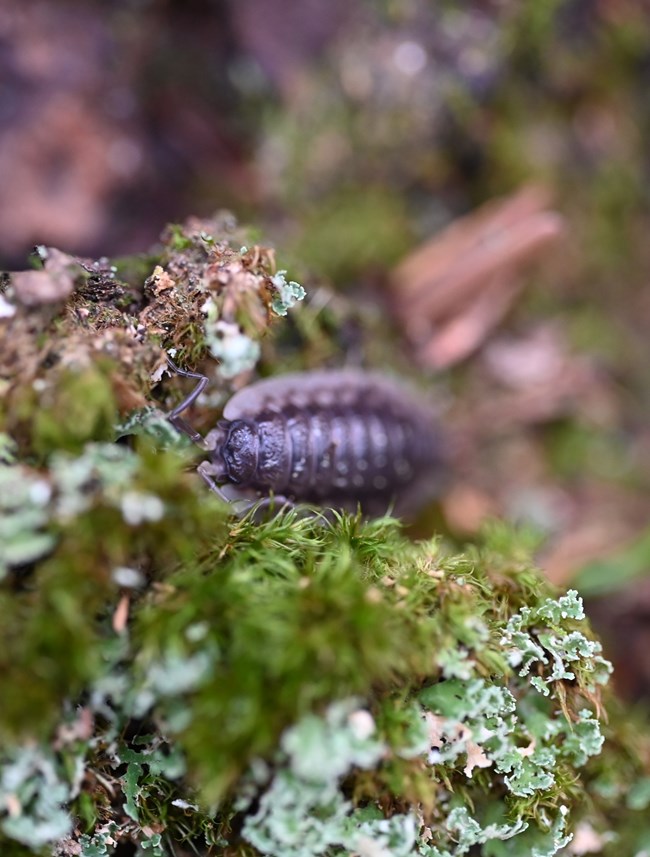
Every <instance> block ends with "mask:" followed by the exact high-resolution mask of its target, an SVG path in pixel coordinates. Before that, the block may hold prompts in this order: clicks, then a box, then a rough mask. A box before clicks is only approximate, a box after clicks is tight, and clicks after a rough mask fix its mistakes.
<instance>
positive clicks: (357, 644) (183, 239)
mask: <svg viewBox="0 0 650 857" xmlns="http://www.w3.org/2000/svg"><path fill="white" fill-rule="evenodd" d="M224 224H225V225H224ZM219 229H221V231H220V232H219ZM219 229H217V228H216V227H215V225H214V224H213V226H212V227H210V228H207V226H206V225H205V224H190V226H189V227H187V228H184V229H181V228H176V229H173V230H170V231H169V232H168V234H167V238H166V243H164V244H163V245H162V246H161V247H160V248H158V249H157V250H156V252H155V254H154V255H153V256H152V257H147V258H146V259H141V260H130V261H128V262H126V261H125V262H123V263H118V264H117V265H116V266H113V265H111V264H109V263H108V262H105V261H103V262H101V263H87V262H84V261H80V260H73V259H70V257H66V258H62V254H61V255H57V254H53V253H51V252H48V253H45V254H43V255H44V257H45V268H44V269H43V270H40V271H34V272H29V276H27V277H26V278H25V277H22V276H21V275H20V274H19V275H14V276H13V277H11V278H8V279H7V280H6V282H5V284H4V295H3V303H2V307H3V316H4V318H3V320H2V324H3V326H4V330H3V335H2V338H1V339H0V366H1V367H2V378H3V381H2V383H3V385H4V386H3V394H4V395H3V400H2V407H1V408H0V418H1V430H2V432H3V434H2V435H0V462H1V464H0V511H1V513H2V514H1V517H0V674H1V675H2V704H1V705H0V849H1V852H2V855H3V857H4V855H7V857H13V855H28V854H40V855H52V854H54V855H59V857H62V855H82V857H97V855H116V857H124V855H130V854H137V855H140V856H141V855H154V857H162V855H165V857H185V855H189V854H197V853H198V854H211V855H216V854H222V855H228V857H235V856H236V855H241V856H242V857H244V855H246V856H247V857H252V855H254V854H257V853H263V854H269V855H277V857H312V855H332V857H334V855H337V854H343V855H344V854H350V855H352V854H357V855H363V857H391V855H393V857H399V855H406V854H420V855H422V857H460V855H465V854H478V853H480V854H484V855H486V857H490V856H491V857H507V855H521V857H524V855H526V856H527V855H535V857H550V855H553V854H556V853H560V852H561V851H562V849H565V851H564V853H575V854H578V853H584V852H580V851H578V850H575V851H574V852H571V851H570V850H569V851H567V850H566V849H570V848H571V847H572V845H571V842H579V837H580V836H582V838H583V842H584V837H585V836H591V837H592V839H591V841H592V842H594V841H595V842H597V843H598V848H597V849H592V851H594V853H603V854H611V853H614V852H615V851H616V849H618V848H621V847H628V846H629V848H630V849H634V848H636V850H637V851H640V849H641V848H642V847H644V846H643V836H646V837H647V836H650V830H649V829H648V827H647V825H644V821H643V818H644V812H643V810H644V809H645V807H646V806H647V805H648V803H649V802H650V789H648V785H647V784H648V782H650V780H649V779H648V773H649V772H650V766H649V764H648V762H649V760H650V743H649V742H648V740H647V738H645V737H643V733H642V732H637V731H634V730H632V729H631V728H630V727H625V728H624V727H622V726H620V725H614V723H617V724H618V722H619V721H618V720H615V719H613V720H612V725H610V726H606V725H605V719H606V718H605V714H604V711H605V708H604V706H605V705H606V699H603V693H604V685H605V683H606V681H607V678H608V674H609V665H608V664H607V662H606V661H605V660H604V659H603V658H602V656H601V652H600V646H599V644H598V642H597V641H595V640H594V639H593V638H592V636H591V634H590V631H589V628H588V626H587V623H586V621H585V619H584V615H583V611H582V603H581V601H580V598H579V597H578V596H577V594H576V593H574V592H570V593H568V594H567V595H564V596H558V595H557V594H554V593H552V592H551V591H550V590H549V588H548V586H547V585H546V584H545V583H544V582H543V579H542V577H541V575H540V574H539V573H538V572H536V571H535V570H534V569H533V568H532V567H531V565H530V561H529V559H528V553H527V551H526V550H524V549H523V548H522V547H521V545H520V544H519V542H518V541H517V539H516V538H515V536H514V535H513V534H512V533H509V532H507V531H506V530H503V529H501V528H494V529H493V531H492V532H491V533H488V535H487V537H486V541H485V543H484V545H483V546H482V547H481V548H470V549H468V550H466V551H465V552H463V553H460V554H459V553H454V552H453V551H451V550H448V549H445V548H444V546H443V545H442V544H441V542H440V540H438V539H436V538H433V539H427V540H424V541H420V542H413V541H411V540H409V539H408V538H407V536H406V534H405V533H404V532H403V530H402V528H401V525H400V524H399V523H398V522H397V521H394V520H392V519H390V518H382V519H379V520H371V521H363V520H362V519H361V517H359V516H354V515H352V516H334V517H329V516H328V517H327V518H325V517H323V516H322V515H320V514H319V512H318V510H312V512H311V513H309V514H307V511H308V510H303V509H296V510H291V511H287V512H284V513H282V514H280V515H278V516H276V517H273V518H267V519H263V518H261V516H260V515H259V514H257V515H256V514H252V515H250V516H248V517H246V518H243V519H238V518H235V517H233V516H231V514H230V509H228V508H227V507H226V506H225V505H224V504H222V503H221V501H220V500H218V499H217V498H216V497H215V496H213V495H211V494H210V493H209V492H208V491H207V490H206V488H205V486H204V485H203V484H202V483H201V482H200V480H199V479H198V478H197V477H196V475H195V474H194V473H193V472H192V470H191V468H189V467H188V465H189V463H190V460H189V456H188V454H187V444H184V443H183V442H182V441H181V440H180V439H179V438H178V437H176V435H175V433H174V432H173V431H171V430H170V428H169V426H168V424H167V423H166V421H165V419H164V414H163V412H162V410H161V409H160V407H156V405H155V404H154V398H153V397H154V396H155V395H157V396H159V404H160V403H163V402H164V403H165V404H168V402H167V400H168V399H172V398H173V394H172V393H171V392H170V390H171V386H172V385H170V384H168V385H167V386H166V387H165V389H164V390H162V391H160V390H159V389H158V388H157V384H158V382H159V381H160V380H161V379H162V377H163V372H164V369H165V365H166V364H165V361H164V352H163V349H166V350H167V351H168V352H169V351H170V350H172V349H174V353H175V354H176V356H177V359H178V360H179V361H180V362H182V363H183V365H188V364H189V365H191V366H192V365H196V364H197V363H198V362H199V361H200V360H201V358H203V357H204V356H205V355H206V354H207V353H209V352H211V353H212V355H213V356H218V357H219V360H220V361H221V362H220V363H218V364H216V363H215V362H214V361H212V366H213V369H214V370H215V371H213V376H214V378H215V383H216V386H217V391H218V394H219V395H221V394H222V393H224V392H225V391H226V389H227V385H228V384H232V385H236V384H239V383H242V382H243V381H244V380H245V378H246V373H247V372H249V371H250V368H251V366H252V365H253V363H254V362H255V360H256V359H257V354H258V353H259V352H258V350H257V349H258V347H263V348H268V347H269V345H268V343H269V337H270V338H272V337H273V336H274V330H275V328H274V327H273V326H272V322H273V319H275V318H276V317H278V316H282V315H283V314H284V313H285V312H286V310H287V309H288V308H289V306H291V304H292V303H293V302H295V301H296V300H299V299H301V298H302V297H303V292H302V288H301V287H300V286H299V285H298V284H297V283H294V282H291V281H287V279H286V276H285V274H284V272H276V270H275V265H274V262H273V258H272V253H271V251H268V250H264V249H260V248H257V247H254V248H253V249H250V250H249V249H247V248H246V246H244V240H245V237H242V236H241V235H240V233H239V232H238V231H237V230H236V229H235V227H234V226H233V225H232V224H229V223H228V222H227V221H222V224H221V226H220V227H219ZM248 243H249V244H250V242H248ZM48 260H52V261H51V262H50V269H48ZM52 266H54V267H52ZM35 274H39V275H42V276H37V277H35V276H34V275H35ZM27 286H29V288H27ZM46 287H47V288H46ZM307 317H308V318H309V316H307ZM312 318H313V316H312ZM224 325H225V326H226V327H224ZM297 327H298V328H299V325H297ZM320 336H322V331H320V332H319V333H318V335H317V336H315V340H316V341H317V340H318V338H319V337H320ZM265 337H266V338H265ZM271 347H272V348H276V349H278V350H279V348H278V345H277V342H276V344H275V345H274V346H273V345H271ZM216 370H218V371H216ZM219 373H220V374H219ZM174 381H177V379H174ZM219 385H220V386H219ZM605 737H606V738H607V742H606V744H605V745H604V747H603V740H604V738H605ZM626 801H627V806H625V803H626ZM617 825H618V826H617ZM574 836H575V839H572V837H574ZM608 849H609V850H608ZM612 849H613V850H612ZM625 853H630V854H633V853H635V851H634V850H629V851H626V852H625Z"/></svg>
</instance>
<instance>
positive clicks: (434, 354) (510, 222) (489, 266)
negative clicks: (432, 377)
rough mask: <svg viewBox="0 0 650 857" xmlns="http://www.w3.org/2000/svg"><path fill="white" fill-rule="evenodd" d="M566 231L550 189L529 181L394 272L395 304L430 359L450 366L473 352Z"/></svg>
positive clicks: (413, 255)
mask: <svg viewBox="0 0 650 857" xmlns="http://www.w3.org/2000/svg"><path fill="white" fill-rule="evenodd" d="M563 232H564V223H563V221H562V218H561V217H560V216H559V215H558V214H556V213H555V212H553V211H549V210H548V196H547V193H546V192H545V191H544V190H543V189H541V188H539V187H525V188H523V189H522V190H520V191H518V192H517V193H516V194H514V195H512V196H511V197H509V198H507V199H505V200H499V201H497V202H492V203H489V204H488V205H486V206H483V207H482V208H481V209H479V210H478V211H477V212H474V213H473V214H470V215H468V216H467V217H464V218H461V219H459V220H457V221H456V222H455V223H453V224H452V225H451V226H449V227H448V228H447V229H445V230H444V231H443V232H442V233H441V234H440V235H436V236H435V237H434V238H432V239H431V240H430V241H428V242H426V243H425V244H424V245H422V246H421V247H420V248H418V249H417V250H415V251H414V252H413V253H411V254H410V255H409V256H408V257H407V258H406V259H405V260H404V261H403V262H402V263H401V264H400V265H399V266H398V267H397V268H396V269H395V270H394V272H393V274H392V276H391V287H392V290H393V293H394V296H395V308H396V312H397V314H398V317H399V318H400V319H401V321H402V325H403V327H404V331H405V333H406V335H407V337H408V338H409V339H410V340H411V342H412V343H413V345H414V346H415V347H416V349H417V351H418V354H419V357H420V359H421V360H422V362H423V363H425V364H426V365H428V366H434V367H435V368H442V367H446V366H451V365H453V364H454V363H457V362H458V361H459V360H462V359H463V358H465V357H466V356H468V355H469V354H470V353H471V352H472V351H474V350H475V349H476V348H478V347H479V346H480V345H481V344H482V342H483V341H484V340H485V339H486V337H487V336H488V334H489V332H490V331H491V330H493V329H494V328H495V327H496V326H497V325H498V324H499V322H500V321H501V319H502V318H503V316H504V315H505V314H506V313H507V312H508V311H509V309H510V307H511V306H512V304H513V303H514V301H515V299H516V297H517V295H518V294H519V292H520V290H521V287H522V280H521V276H520V274H521V269H522V268H523V267H524V266H525V265H528V264H530V263H531V262H532V261H534V260H535V259H536V258H538V257H539V254H540V252H541V251H542V250H546V249H547V247H548V246H549V245H550V244H551V243H553V242H556V241H557V240H558V238H560V236H561V235H562V234H563Z"/></svg>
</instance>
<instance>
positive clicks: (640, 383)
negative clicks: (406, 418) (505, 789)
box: [0, 0, 650, 698]
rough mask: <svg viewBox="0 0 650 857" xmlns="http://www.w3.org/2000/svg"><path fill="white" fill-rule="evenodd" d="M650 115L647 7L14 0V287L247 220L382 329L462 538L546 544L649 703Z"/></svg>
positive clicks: (633, 694) (560, 1)
mask: <svg viewBox="0 0 650 857" xmlns="http://www.w3.org/2000/svg"><path fill="white" fill-rule="evenodd" d="M649 93H650V6H649V5H648V4H647V3H646V2H645V0H492V2H490V0H474V2H471V0H464V2H436V3H433V2H431V0H357V2H355V3H350V2H348V0H212V2H209V0H201V2H199V0H175V2H174V0H167V2H164V0H121V2H120V0H114V2H112V3H110V4H109V3H105V2H99V0H96V2H91V0H57V2H56V3H52V2H51V0H43V2H37V1H36V0H2V4H1V5H0V269H12V268H22V267H24V266H25V264H26V257H27V255H28V254H29V252H30V251H31V249H32V247H33V245H34V244H35V243H45V244H50V245H54V246H57V247H59V248H60V249H62V250H65V251H68V252H72V253H78V254H82V255H87V256H92V257H95V256H98V255H102V256H104V255H106V256H122V255H126V254H130V253H134V252H140V251H144V250H146V249H147V248H148V247H149V246H150V245H152V244H153V243H154V242H155V241H156V240H157V237H158V235H159V234H160V231H161V229H162V227H163V226H164V224H165V223H166V222H167V221H170V220H171V221H180V220H182V219H183V218H185V217H186V216H188V215H190V214H193V215H198V216H209V215H211V214H212V213H213V212H215V211H216V210H217V209H224V208H226V209H230V210H231V211H232V212H233V213H234V214H235V215H236V216H237V217H238V218H239V219H240V220H241V221H242V222H248V223H252V224H254V225H256V226H257V227H259V229H260V235H261V236H262V239H263V240H264V241H267V240H270V241H272V242H273V243H275V244H276V245H277V247H278V248H279V250H280V258H281V260H287V261H288V263H289V264H290V266H291V273H292V274H294V275H295V276H298V277H299V278H300V279H301V281H303V282H305V284H306V285H307V287H308V290H310V291H311V292H312V294H315V295H316V296H317V299H319V300H323V294H327V295H330V296H331V295H332V294H339V295H342V296H344V297H345V299H346V300H352V301H354V302H356V301H359V302H363V303H364V305H366V306H375V307H379V308H380V310H381V312H382V313H385V314H386V315H387V317H388V318H390V319H391V323H392V324H393V325H394V328H395V330H396V331H398V332H399V336H400V337H401V341H402V343H403V354H404V361H405V362H406V363H411V364H412V365H413V366H414V367H417V368H418V370H419V371H422V372H425V373H429V375H430V377H431V378H432V383H435V384H436V385H438V389H439V394H440V397H441V401H443V403H444V409H445V419H446V420H447V421H448V424H449V425H450V426H451V427H452V432H453V434H454V437H455V446H456V449H455V453H454V454H455V459H456V465H455V470H454V475H453V478H452V480H451V482H450V484H449V486H448V489H447V491H446V493H445V495H444V497H443V498H442V504H441V525H442V526H443V527H444V528H445V530H446V532H447V533H448V534H449V535H450V537H451V538H454V539H457V540H459V541H464V540H468V539H469V540H471V539H472V538H474V537H476V536H477V534H478V533H479V531H480V528H481V526H482V525H483V523H484V522H485V521H486V520H487V519H489V518H491V517H495V516H496V517H499V518H505V519H507V520H511V521H515V522H517V523H518V524H521V525H523V526H524V527H526V528H528V529H529V530H530V531H531V532H532V533H534V534H535V538H537V539H538V544H539V559H540V562H541V564H542V565H543V567H544V568H545V570H546V572H547V573H548V575H549V577H550V578H551V580H553V581H554V582H556V583H558V584H561V585H563V586H569V585H571V586H577V587H578V588H579V589H580V590H581V592H582V593H583V594H584V595H585V596H586V597H587V598H588V599H589V607H590V612H591V616H592V619H593V621H594V623H595V624H596V626H597V628H598V630H599V631H600V633H601V634H602V635H603V636H604V638H605V640H606V642H607V645H608V647H609V652H608V654H609V655H610V657H612V658H613V659H614V660H615V661H616V664H617V682H618V686H619V688H620V690H621V691H622V692H623V693H624V694H626V695H627V696H628V697H630V698H638V697H641V696H644V695H647V694H648V693H650V524H649V522H650V337H649V336H648V331H649V330H650V181H649V179H650V175H649V174H650V97H649ZM323 290H326V291H323ZM318 296H320V297H318ZM327 300H330V298H329V297H328V298H327Z"/></svg>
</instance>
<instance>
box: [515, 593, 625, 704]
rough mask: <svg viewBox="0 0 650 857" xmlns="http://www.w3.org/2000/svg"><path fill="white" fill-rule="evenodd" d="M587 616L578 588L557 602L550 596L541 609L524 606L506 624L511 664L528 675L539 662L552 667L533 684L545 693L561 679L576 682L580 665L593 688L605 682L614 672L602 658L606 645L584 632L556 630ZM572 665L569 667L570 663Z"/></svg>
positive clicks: (540, 664) (589, 686)
mask: <svg viewBox="0 0 650 857" xmlns="http://www.w3.org/2000/svg"><path fill="white" fill-rule="evenodd" d="M571 619H573V620H576V621H580V620H582V619H584V608H583V604H582V599H581V598H580V597H579V596H578V593H577V592H576V591H575V590H570V591H569V592H567V594H566V595H564V596H562V597H561V598H559V599H558V600H557V601H554V600H553V599H547V600H546V601H545V602H544V603H542V604H541V605H540V606H539V607H537V608H530V607H523V608H522V609H521V611H520V612H519V613H518V614H516V615H515V616H513V617H512V618H511V619H510V621H509V622H508V624H507V625H506V629H505V634H504V635H503V637H502V643H503V645H504V646H506V647H507V649H508V651H509V653H510V663H511V664H512V666H513V667H519V675H520V676H525V675H528V673H529V672H530V671H531V668H532V667H533V666H535V665H538V666H542V665H543V666H544V667H546V666H547V665H548V664H549V663H552V669H551V670H550V672H548V670H545V672H548V675H545V677H543V678H542V677H541V676H535V677H534V678H533V679H532V684H533V687H535V688H536V690H538V691H539V692H540V693H542V694H544V696H548V695H549V693H550V686H551V685H552V684H553V683H554V682H557V681H561V680H567V681H573V680H574V679H575V678H576V667H578V668H579V669H580V671H581V676H582V678H583V679H584V680H585V682H586V687H587V688H588V689H589V690H592V691H593V690H594V689H595V687H596V685H602V684H605V683H606V682H607V680H608V678H609V675H610V674H611V671H612V667H611V664H610V663H609V662H608V661H606V660H605V659H604V658H603V657H601V652H602V646H601V645H600V643H598V642H597V641H594V640H588V639H587V638H586V637H585V636H584V634H583V633H582V632H580V631H574V632H570V633H566V632H563V633H561V634H558V633H555V632H554V629H555V628H557V627H559V626H561V625H563V623H565V622H566V620H571ZM569 664H570V665H572V668H569V666H568V665H569Z"/></svg>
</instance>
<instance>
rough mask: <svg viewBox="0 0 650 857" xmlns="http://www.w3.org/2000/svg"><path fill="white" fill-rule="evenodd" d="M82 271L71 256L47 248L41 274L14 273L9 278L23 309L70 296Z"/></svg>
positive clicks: (31, 272)
mask: <svg viewBox="0 0 650 857" xmlns="http://www.w3.org/2000/svg"><path fill="white" fill-rule="evenodd" d="M82 270H83V269H82V268H81V266H80V264H79V262H78V260H77V259H75V258H74V256H69V255H68V254H67V253H62V252H61V251H60V250H56V249H55V248H54V247H49V248H48V249H47V257H46V259H45V266H44V270H42V271H17V272H16V273H14V274H12V275H11V284H12V286H13V288H14V291H15V294H16V298H17V299H18V301H19V302H20V303H21V304H23V306H28V307H34V306H40V305H41V304H53V303H58V302H59V301H64V300H66V299H67V298H68V297H69V296H70V295H71V294H72V290H73V289H74V282H75V278H76V277H77V276H78V275H79V274H80V273H82Z"/></svg>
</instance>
